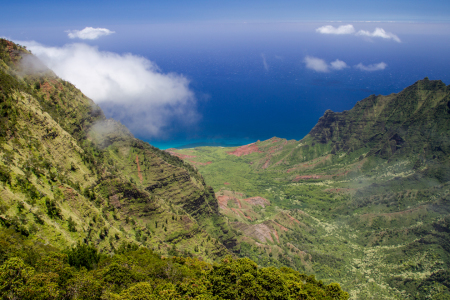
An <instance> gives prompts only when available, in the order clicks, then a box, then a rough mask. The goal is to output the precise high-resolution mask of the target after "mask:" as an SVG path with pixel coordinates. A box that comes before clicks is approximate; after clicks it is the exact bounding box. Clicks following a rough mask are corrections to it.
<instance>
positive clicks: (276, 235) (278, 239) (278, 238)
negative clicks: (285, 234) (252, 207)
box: [273, 230, 280, 243]
mask: <svg viewBox="0 0 450 300" xmlns="http://www.w3.org/2000/svg"><path fill="white" fill-rule="evenodd" d="M273 235H274V236H275V237H276V238H277V241H278V243H280V237H279V236H278V232H277V231H276V230H274V231H273Z"/></svg>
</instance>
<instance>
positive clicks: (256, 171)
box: [170, 78, 450, 299]
mask: <svg viewBox="0 0 450 300" xmlns="http://www.w3.org/2000/svg"><path fill="white" fill-rule="evenodd" d="M449 103H450V89H449V87H448V86H446V85H445V84H443V83H442V82H441V81H438V80H433V81H431V80H429V79H428V78H425V79H423V80H420V81H418V82H416V83H415V84H413V85H412V86H410V87H408V88H406V89H404V90H403V91H401V92H399V93H397V94H391V95H388V96H375V95H372V96H370V97H368V98H366V99H363V100H361V101H359V102H358V103H357V104H356V105H355V107H354V108H352V109H351V110H349V111H344V112H342V113H335V112H332V111H330V110H328V111H326V112H325V114H324V116H323V117H321V118H320V119H319V121H318V123H317V125H316V126H315V127H314V128H313V129H312V130H311V132H310V133H309V134H308V135H307V136H306V137H305V138H303V139H302V140H300V141H295V140H290V141H288V140H285V139H280V138H276V137H274V138H272V139H269V140H267V141H258V142H256V143H254V144H250V145H247V146H242V147H235V148H214V147H198V148H194V149H183V150H170V151H171V152H173V154H174V155H178V156H179V157H180V158H184V159H188V160H189V161H190V162H191V163H193V164H194V165H196V166H197V167H198V169H199V171H200V172H201V173H202V175H203V176H204V178H205V181H206V182H207V184H209V185H211V186H212V187H213V188H214V191H215V192H216V196H217V198H218V200H219V207H220V211H221V212H222V213H223V214H224V215H225V216H227V217H228V218H229V220H230V224H231V226H232V227H233V228H234V229H236V230H237V232H238V233H239V232H240V233H242V235H238V244H239V245H240V255H241V256H247V257H249V258H251V259H252V260H254V261H256V262H257V263H258V264H259V265H262V266H267V265H275V266H280V265H286V266H289V267H291V268H294V269H297V270H300V271H304V272H307V273H313V274H315V275H316V276H318V277H320V278H322V279H323V280H324V281H325V282H332V281H337V282H340V283H341V284H342V286H343V288H344V289H346V290H348V291H349V293H350V295H351V298H352V299H371V298H373V299H400V298H402V299H446V298H448V297H449V295H450V285H449V284H448V282H449V281H448V278H450V277H449V276H450V273H449V272H448V269H449V264H450V248H449V244H448V240H449V238H450V236H449V234H450V230H449V228H450V227H449V224H450V216H449V212H450V206H449V204H450V202H449V200H450V182H449V180H450V177H449V170H450V168H449V167H450V165H449V150H450V149H449V141H450V136H449V134H450V130H449V129H450V127H449V126H450V105H449ZM258 199H259V200H258ZM261 199H262V200H261Z"/></svg>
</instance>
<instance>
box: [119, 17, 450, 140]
mask: <svg viewBox="0 0 450 300" xmlns="http://www.w3.org/2000/svg"><path fill="white" fill-rule="evenodd" d="M419 25H420V24H419ZM271 26H272V27H271ZM277 26H278V25H270V24H269V25H267V24H266V25H261V27H256V26H255V27H252V29H245V30H244V29H242V28H246V27H245V26H244V25H243V26H242V28H241V27H239V26H235V27H233V28H231V29H230V28H220V30H219V29H217V30H216V31H214V30H212V29H211V30H209V31H208V30H204V31H201V30H200V31H201V32H198V31H199V30H197V31H195V30H194V29H192V31H189V30H187V32H186V33H185V35H183V34H182V33H179V32H177V31H176V30H175V29H173V30H172V31H170V30H169V31H168V32H167V34H166V35H164V34H163V33H161V32H160V33H159V34H156V33H154V32H153V33H148V34H147V35H148V36H147V39H145V38H144V40H142V41H140V43H139V44H136V45H133V43H136V42H135V39H133V38H132V37H130V40H129V42H128V44H127V45H126V46H127V48H125V46H122V47H123V48H120V47H118V46H117V45H116V46H115V47H116V49H115V50H116V51H117V52H119V53H120V52H121V51H126V49H127V50H128V51H129V48H130V47H131V48H133V53H135V54H140V55H142V56H144V57H146V58H148V59H150V60H151V61H153V62H155V63H156V64H157V65H158V66H159V68H160V70H161V71H162V72H175V73H178V74H183V75H184V76H185V77H187V78H188V79H189V80H190V88H191V90H193V91H194V93H195V95H196V99H197V111H198V113H199V115H200V116H201V117H200V119H199V120H198V122H196V124H194V125H192V126H183V125H180V124H176V122H174V124H173V127H172V128H171V130H170V132H169V134H167V135H164V136H161V137H158V138H154V137H153V138H152V137H146V136H137V137H139V138H141V139H143V140H145V141H148V142H149V143H150V144H152V145H154V146H156V147H159V148H161V149H167V148H183V147H184V148H186V147H188V148H189V147H198V146H206V145H208V146H239V145H244V144H248V143H252V142H255V141H257V140H265V139H269V138H271V137H273V136H277V137H280V138H286V139H296V140H300V139H302V138H303V137H304V136H305V135H306V134H308V132H309V131H310V130H311V129H312V127H313V126H314V125H315V124H316V123H317V120H318V119H319V118H320V117H321V116H322V115H323V113H324V112H325V111H326V110H327V109H331V110H333V111H343V110H349V109H351V108H352V107H353V106H354V105H355V103H356V102H357V101H359V100H362V99H364V98H365V97H368V96H369V95H372V94H375V95H379V94H382V95H387V94H390V93H397V92H400V91H401V90H402V89H404V88H406V87H407V86H409V85H411V84H413V83H414V82H416V81H417V80H420V79H423V78H425V77H429V79H440V80H442V81H443V82H444V83H446V84H449V83H450V72H448V69H449V66H450V56H449V55H448V49H450V38H449V37H450V33H449V31H447V30H444V29H445V28H447V27H448V25H445V26H444V25H443V26H444V28H441V27H439V26H438V25H436V24H422V25H421V26H418V25H417V24H412V25H411V24H410V25H408V24H361V25H360V24H355V28H358V27H363V28H365V29H367V30H373V29H374V28H375V27H383V28H384V29H385V30H386V31H387V32H393V33H395V34H397V35H398V37H399V38H400V39H401V42H396V41H394V40H389V39H383V38H370V39H369V38H362V37H358V36H354V35H352V36H336V35H321V34H318V33H317V32H315V30H314V28H316V27H318V26H319V24H308V25H307V26H306V25H303V27H302V25H301V24H300V25H297V26H299V29H298V30H295V28H296V27H295V26H296V25H295V24H291V25H289V26H287V25H286V26H284V27H280V26H278V27H277ZM336 26H337V25H336ZM255 28H256V29H255ZM417 28H421V30H417ZM436 28H438V29H439V30H437V29H436ZM241 29H242V30H241ZM447 29H448V28H447ZM110 48H114V47H112V46H111V45H110ZM307 56H310V57H316V58H319V59H322V60H323V61H324V62H325V63H326V64H328V66H329V67H328V72H317V71H314V70H311V69H308V68H307V67H306V64H305V57H307ZM336 59H339V60H341V61H344V62H345V63H346V65H347V67H345V68H343V69H341V70H334V69H332V68H330V63H331V62H332V61H335V60H336ZM379 63H384V64H385V68H384V69H382V70H373V71H369V70H361V69H360V68H357V67H356V66H357V65H358V64H363V65H364V66H370V65H376V64H379Z"/></svg>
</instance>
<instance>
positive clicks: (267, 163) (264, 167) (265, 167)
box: [262, 158, 270, 169]
mask: <svg viewBox="0 0 450 300" xmlns="http://www.w3.org/2000/svg"><path fill="white" fill-rule="evenodd" d="M269 164H270V158H269V159H268V160H267V161H266V162H265V163H264V165H263V166H262V168H263V169H267V167H268V166H269Z"/></svg>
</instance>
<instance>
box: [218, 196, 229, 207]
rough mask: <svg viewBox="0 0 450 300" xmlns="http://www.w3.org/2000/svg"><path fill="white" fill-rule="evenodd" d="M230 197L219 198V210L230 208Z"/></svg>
mask: <svg viewBox="0 0 450 300" xmlns="http://www.w3.org/2000/svg"><path fill="white" fill-rule="evenodd" d="M229 199H230V197H228V196H217V202H218V203H219V208H221V209H225V208H227V207H228V200H229Z"/></svg>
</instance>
